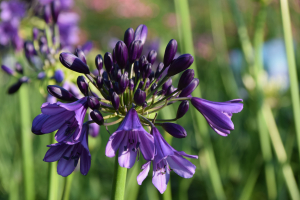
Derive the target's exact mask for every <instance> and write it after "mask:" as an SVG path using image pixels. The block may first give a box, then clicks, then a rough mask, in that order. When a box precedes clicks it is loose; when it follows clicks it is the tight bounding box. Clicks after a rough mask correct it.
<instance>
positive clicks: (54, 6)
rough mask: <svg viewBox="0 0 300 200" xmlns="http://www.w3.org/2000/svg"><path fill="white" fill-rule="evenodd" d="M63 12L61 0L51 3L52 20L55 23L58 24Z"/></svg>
mask: <svg viewBox="0 0 300 200" xmlns="http://www.w3.org/2000/svg"><path fill="white" fill-rule="evenodd" d="M60 11H61V4H60V1H59V0H55V1H52V2H51V12H52V19H53V22H54V23H56V22H57V19H58V15H59V13H60Z"/></svg>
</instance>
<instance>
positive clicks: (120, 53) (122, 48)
mask: <svg viewBox="0 0 300 200" xmlns="http://www.w3.org/2000/svg"><path fill="white" fill-rule="evenodd" d="M115 51H116V59H117V63H118V65H119V66H120V67H121V69H124V68H125V66H126V63H127V60H128V49H127V46H126V44H125V43H124V42H123V41H119V42H117V44H116V47H115Z"/></svg>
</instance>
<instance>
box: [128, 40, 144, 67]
mask: <svg viewBox="0 0 300 200" xmlns="http://www.w3.org/2000/svg"><path fill="white" fill-rule="evenodd" d="M141 45H142V43H141V41H140V40H135V41H133V42H132V43H131V44H130V46H129V49H128V52H129V62H130V63H133V62H134V61H135V60H136V59H137V58H138V55H140V51H141Z"/></svg>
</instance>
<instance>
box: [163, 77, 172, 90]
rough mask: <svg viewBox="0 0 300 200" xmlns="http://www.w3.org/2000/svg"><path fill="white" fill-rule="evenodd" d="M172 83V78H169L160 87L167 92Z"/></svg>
mask: <svg viewBox="0 0 300 200" xmlns="http://www.w3.org/2000/svg"><path fill="white" fill-rule="evenodd" d="M171 85H172V78H169V79H168V80H167V81H166V82H165V83H164V84H163V85H162V89H163V90H164V91H165V92H167V90H168V88H169V87H170V86H171Z"/></svg>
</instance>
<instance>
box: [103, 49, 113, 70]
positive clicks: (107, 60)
mask: <svg viewBox="0 0 300 200" xmlns="http://www.w3.org/2000/svg"><path fill="white" fill-rule="evenodd" d="M104 65H105V69H106V71H107V73H111V70H112V67H113V57H112V55H111V53H109V52H106V53H105V54H104Z"/></svg>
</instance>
